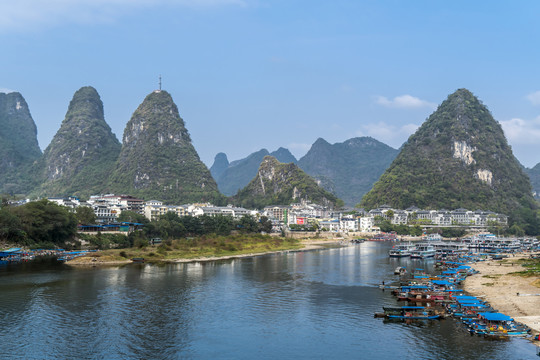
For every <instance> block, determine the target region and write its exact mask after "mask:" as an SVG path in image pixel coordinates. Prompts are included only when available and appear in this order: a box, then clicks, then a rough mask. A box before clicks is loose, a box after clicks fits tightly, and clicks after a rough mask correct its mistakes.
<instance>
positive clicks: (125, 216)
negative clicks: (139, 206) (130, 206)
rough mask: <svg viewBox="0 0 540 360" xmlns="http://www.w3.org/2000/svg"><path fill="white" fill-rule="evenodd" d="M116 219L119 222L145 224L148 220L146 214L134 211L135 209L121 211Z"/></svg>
mask: <svg viewBox="0 0 540 360" xmlns="http://www.w3.org/2000/svg"><path fill="white" fill-rule="evenodd" d="M118 221H120V222H134V223H140V224H147V223H149V222H150V220H148V219H147V218H146V216H144V215H141V214H139V213H136V212H135V211H129V210H126V211H122V212H121V213H120V215H119V216H118Z"/></svg>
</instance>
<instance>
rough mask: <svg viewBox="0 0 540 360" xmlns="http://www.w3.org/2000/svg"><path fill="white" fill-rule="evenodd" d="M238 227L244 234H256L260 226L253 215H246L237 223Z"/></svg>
mask: <svg viewBox="0 0 540 360" xmlns="http://www.w3.org/2000/svg"><path fill="white" fill-rule="evenodd" d="M236 227H237V228H238V230H240V231H241V232H243V233H256V232H258V229H259V226H258V224H257V221H256V220H255V218H254V217H253V216H251V215H244V216H242V217H241V218H240V220H238V222H237V223H236Z"/></svg>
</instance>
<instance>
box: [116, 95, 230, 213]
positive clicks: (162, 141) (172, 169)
mask: <svg viewBox="0 0 540 360" xmlns="http://www.w3.org/2000/svg"><path fill="white" fill-rule="evenodd" d="M108 189H110V191H112V192H114V193H118V194H131V195H134V196H138V197H141V198H144V199H159V200H162V201H164V202H166V203H175V204H185V203H189V202H206V201H208V202H213V203H215V204H220V203H222V201H224V197H223V196H222V195H221V194H220V193H219V191H218V189H217V185H216V182H215V181H214V179H213V178H212V175H211V174H210V171H209V170H208V168H207V167H206V165H204V163H203V162H202V161H201V160H200V158H199V154H197V151H196V150H195V148H194V147H193V144H192V143H191V137H190V136H189V133H188V131H187V129H186V127H185V124H184V120H183V119H182V118H181V117H180V114H179V113H178V108H177V106H176V104H175V103H174V102H173V99H172V97H171V95H170V94H169V93H168V92H166V91H159V90H158V91H154V92H152V93H150V94H149V95H148V96H146V98H145V99H144V101H143V102H142V103H141V105H139V107H138V108H137V110H135V112H134V113H133V116H132V117H131V119H130V120H129V121H128V123H127V124H126V128H125V130H124V137H123V142H122V151H121V152H120V156H119V158H118V162H117V164H116V167H115V169H114V171H113V172H112V175H111V177H110V179H109V186H108Z"/></svg>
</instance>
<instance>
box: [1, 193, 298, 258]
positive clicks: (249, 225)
mask: <svg viewBox="0 0 540 360" xmlns="http://www.w3.org/2000/svg"><path fill="white" fill-rule="evenodd" d="M88 209H90V208H88ZM90 212H91V211H90ZM90 212H88V211H77V212H72V211H70V210H69V209H68V208H66V207H63V206H59V205H57V204H55V203H53V202H50V201H48V200H40V201H35V202H30V203H27V204H24V205H21V206H2V208H1V209H0V241H2V242H5V243H7V244H12V245H16V246H22V247H28V248H66V249H80V248H81V247H84V248H89V249H99V250H107V249H119V250H118V251H117V253H118V255H119V253H120V251H121V250H120V249H129V250H128V251H129V252H132V253H133V256H138V255H140V256H142V255H146V256H150V257H156V258H178V257H186V256H188V257H190V256H195V257H196V256H208V255H209V254H211V255H218V256H222V255H223V254H225V255H227V254H229V253H230V254H232V253H234V254H242V253H250V252H264V251H274V250H282V249H290V248H295V247H297V246H298V244H297V243H296V242H294V241H291V240H287V239H282V238H277V237H271V236H263V235H261V234H264V233H270V232H271V230H272V222H271V221H270V220H269V219H268V218H267V217H265V216H262V217H260V218H255V217H253V216H249V215H246V216H243V217H241V218H238V219H237V218H233V217H230V216H223V215H218V216H207V215H203V216H197V217H194V216H182V217H179V216H178V215H176V214H174V213H167V214H165V215H163V216H161V217H159V218H158V219H156V220H154V221H149V220H148V219H146V218H145V217H144V216H142V215H140V214H137V213H133V212H129V211H126V212H123V213H122V214H121V216H120V218H119V221H129V222H136V223H141V224H143V225H144V226H143V227H142V229H140V230H135V231H132V232H130V233H128V232H126V233H124V234H122V233H120V234H118V233H114V234H113V233H101V232H98V233H97V234H82V233H77V224H78V223H83V221H84V220H88V219H90V220H91V219H93V217H92V214H91V213H90ZM154 243H157V244H158V245H159V246H158V247H157V248H156V247H151V246H150V245H151V244H154ZM113 253H114V252H113ZM152 253H154V255H151V254H152ZM190 254H191V255H190ZM113 255H114V254H113Z"/></svg>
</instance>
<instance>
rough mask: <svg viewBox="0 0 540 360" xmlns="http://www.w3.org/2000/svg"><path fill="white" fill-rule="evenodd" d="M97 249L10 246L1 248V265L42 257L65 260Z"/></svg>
mask: <svg viewBox="0 0 540 360" xmlns="http://www.w3.org/2000/svg"><path fill="white" fill-rule="evenodd" d="M95 251H96V250H79V251H66V250H64V249H54V250H52V249H37V250H24V249H21V248H10V249H7V250H0V265H2V264H3V265H7V264H17V263H22V262H27V261H32V260H35V259H36V258H42V257H53V258H56V260H58V261H60V262H65V261H69V260H72V259H74V258H76V257H79V256H84V255H87V254H88V253H90V252H95Z"/></svg>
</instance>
